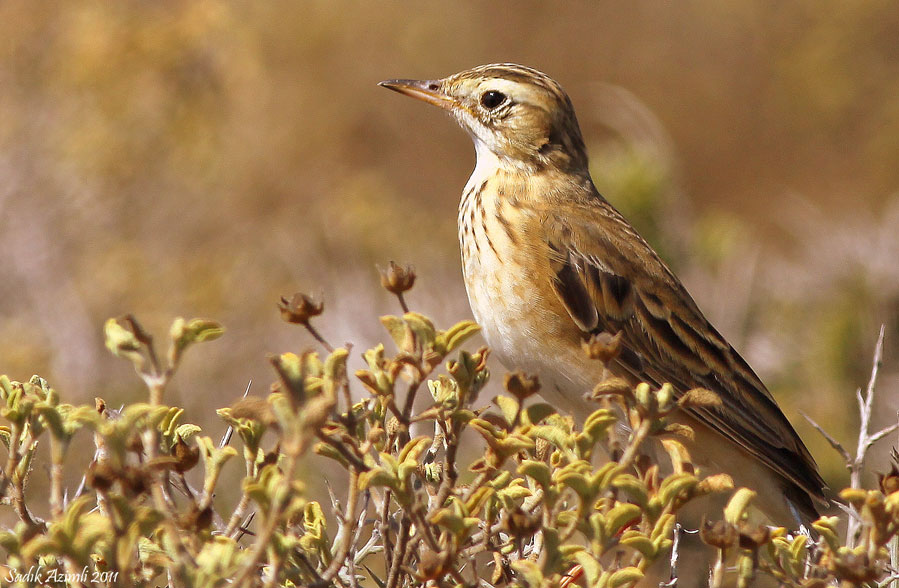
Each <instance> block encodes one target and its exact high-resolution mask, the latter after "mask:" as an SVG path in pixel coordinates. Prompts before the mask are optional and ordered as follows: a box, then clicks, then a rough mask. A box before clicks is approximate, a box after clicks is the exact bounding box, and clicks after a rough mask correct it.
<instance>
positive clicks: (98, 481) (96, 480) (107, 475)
mask: <svg viewBox="0 0 899 588" xmlns="http://www.w3.org/2000/svg"><path fill="white" fill-rule="evenodd" d="M85 481H86V483H87V485H88V486H90V487H91V488H94V489H95V490H100V491H104V490H109V489H110V488H111V487H112V485H113V484H114V483H115V481H116V472H115V470H114V469H113V468H112V466H110V465H109V464H108V463H107V462H105V461H95V462H93V463H91V465H90V466H89V467H88V468H87V476H86V478H85Z"/></svg>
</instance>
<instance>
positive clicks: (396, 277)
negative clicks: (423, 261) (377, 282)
mask: <svg viewBox="0 0 899 588" xmlns="http://www.w3.org/2000/svg"><path fill="white" fill-rule="evenodd" d="M378 271H379V272H381V286H383V287H384V289H385V290H387V291H388V292H391V293H393V294H402V293H403V292H407V291H409V290H411V289H412V286H413V285H414V284H415V269H414V268H413V267H412V266H411V265H407V266H405V267H403V266H400V265H397V264H396V263H394V262H393V261H391V262H390V263H389V264H388V265H387V268H382V267H378Z"/></svg>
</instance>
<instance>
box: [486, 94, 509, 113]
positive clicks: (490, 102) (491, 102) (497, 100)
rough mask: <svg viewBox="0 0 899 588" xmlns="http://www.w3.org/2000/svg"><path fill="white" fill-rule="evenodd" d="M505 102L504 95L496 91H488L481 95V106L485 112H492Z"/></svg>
mask: <svg viewBox="0 0 899 588" xmlns="http://www.w3.org/2000/svg"><path fill="white" fill-rule="evenodd" d="M505 101H506V95H505V94H503V93H502V92H497V91H496V90H488V91H487V92H484V93H483V94H481V106H483V107H484V108H486V109H487V110H493V109H494V108H496V107H497V106H499V105H500V104H502V103H503V102H505Z"/></svg>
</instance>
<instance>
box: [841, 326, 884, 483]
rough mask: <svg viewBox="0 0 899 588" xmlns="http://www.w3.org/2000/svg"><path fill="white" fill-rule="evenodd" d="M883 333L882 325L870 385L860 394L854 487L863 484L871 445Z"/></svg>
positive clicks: (853, 476)
mask: <svg viewBox="0 0 899 588" xmlns="http://www.w3.org/2000/svg"><path fill="white" fill-rule="evenodd" d="M883 334H884V327H883V325H881V327H880V335H879V336H878V337H877V345H876V346H875V347H874V365H873V366H872V368H871V378H870V379H869V380H868V387H867V390H866V391H865V398H864V400H862V398H861V395H860V394H859V395H858V401H859V410H860V412H861V426H860V427H859V432H858V447H856V450H855V460H854V461H853V463H852V465H851V466H850V468H849V471H850V474H849V480H850V486H851V487H852V488H859V487H860V486H861V476H862V466H863V465H864V463H865V454H866V453H867V451H868V447H870V439H869V435H868V429H869V428H870V426H871V409H872V405H873V403H874V388H875V387H876V385H877V373H878V372H879V371H880V366H881V365H882V363H883Z"/></svg>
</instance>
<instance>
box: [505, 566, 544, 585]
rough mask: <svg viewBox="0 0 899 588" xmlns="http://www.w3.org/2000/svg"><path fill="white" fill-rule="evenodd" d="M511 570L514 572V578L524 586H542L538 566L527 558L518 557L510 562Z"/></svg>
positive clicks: (541, 577)
mask: <svg viewBox="0 0 899 588" xmlns="http://www.w3.org/2000/svg"><path fill="white" fill-rule="evenodd" d="M511 565H512V571H514V572H515V577H516V578H515V579H516V580H518V582H519V583H520V584H521V585H522V586H524V587H525V588H542V586H543V585H544V584H543V573H542V572H541V571H540V566H538V565H537V563H536V562H533V561H531V560H529V559H519V560H517V561H513V562H512V564H511Z"/></svg>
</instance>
